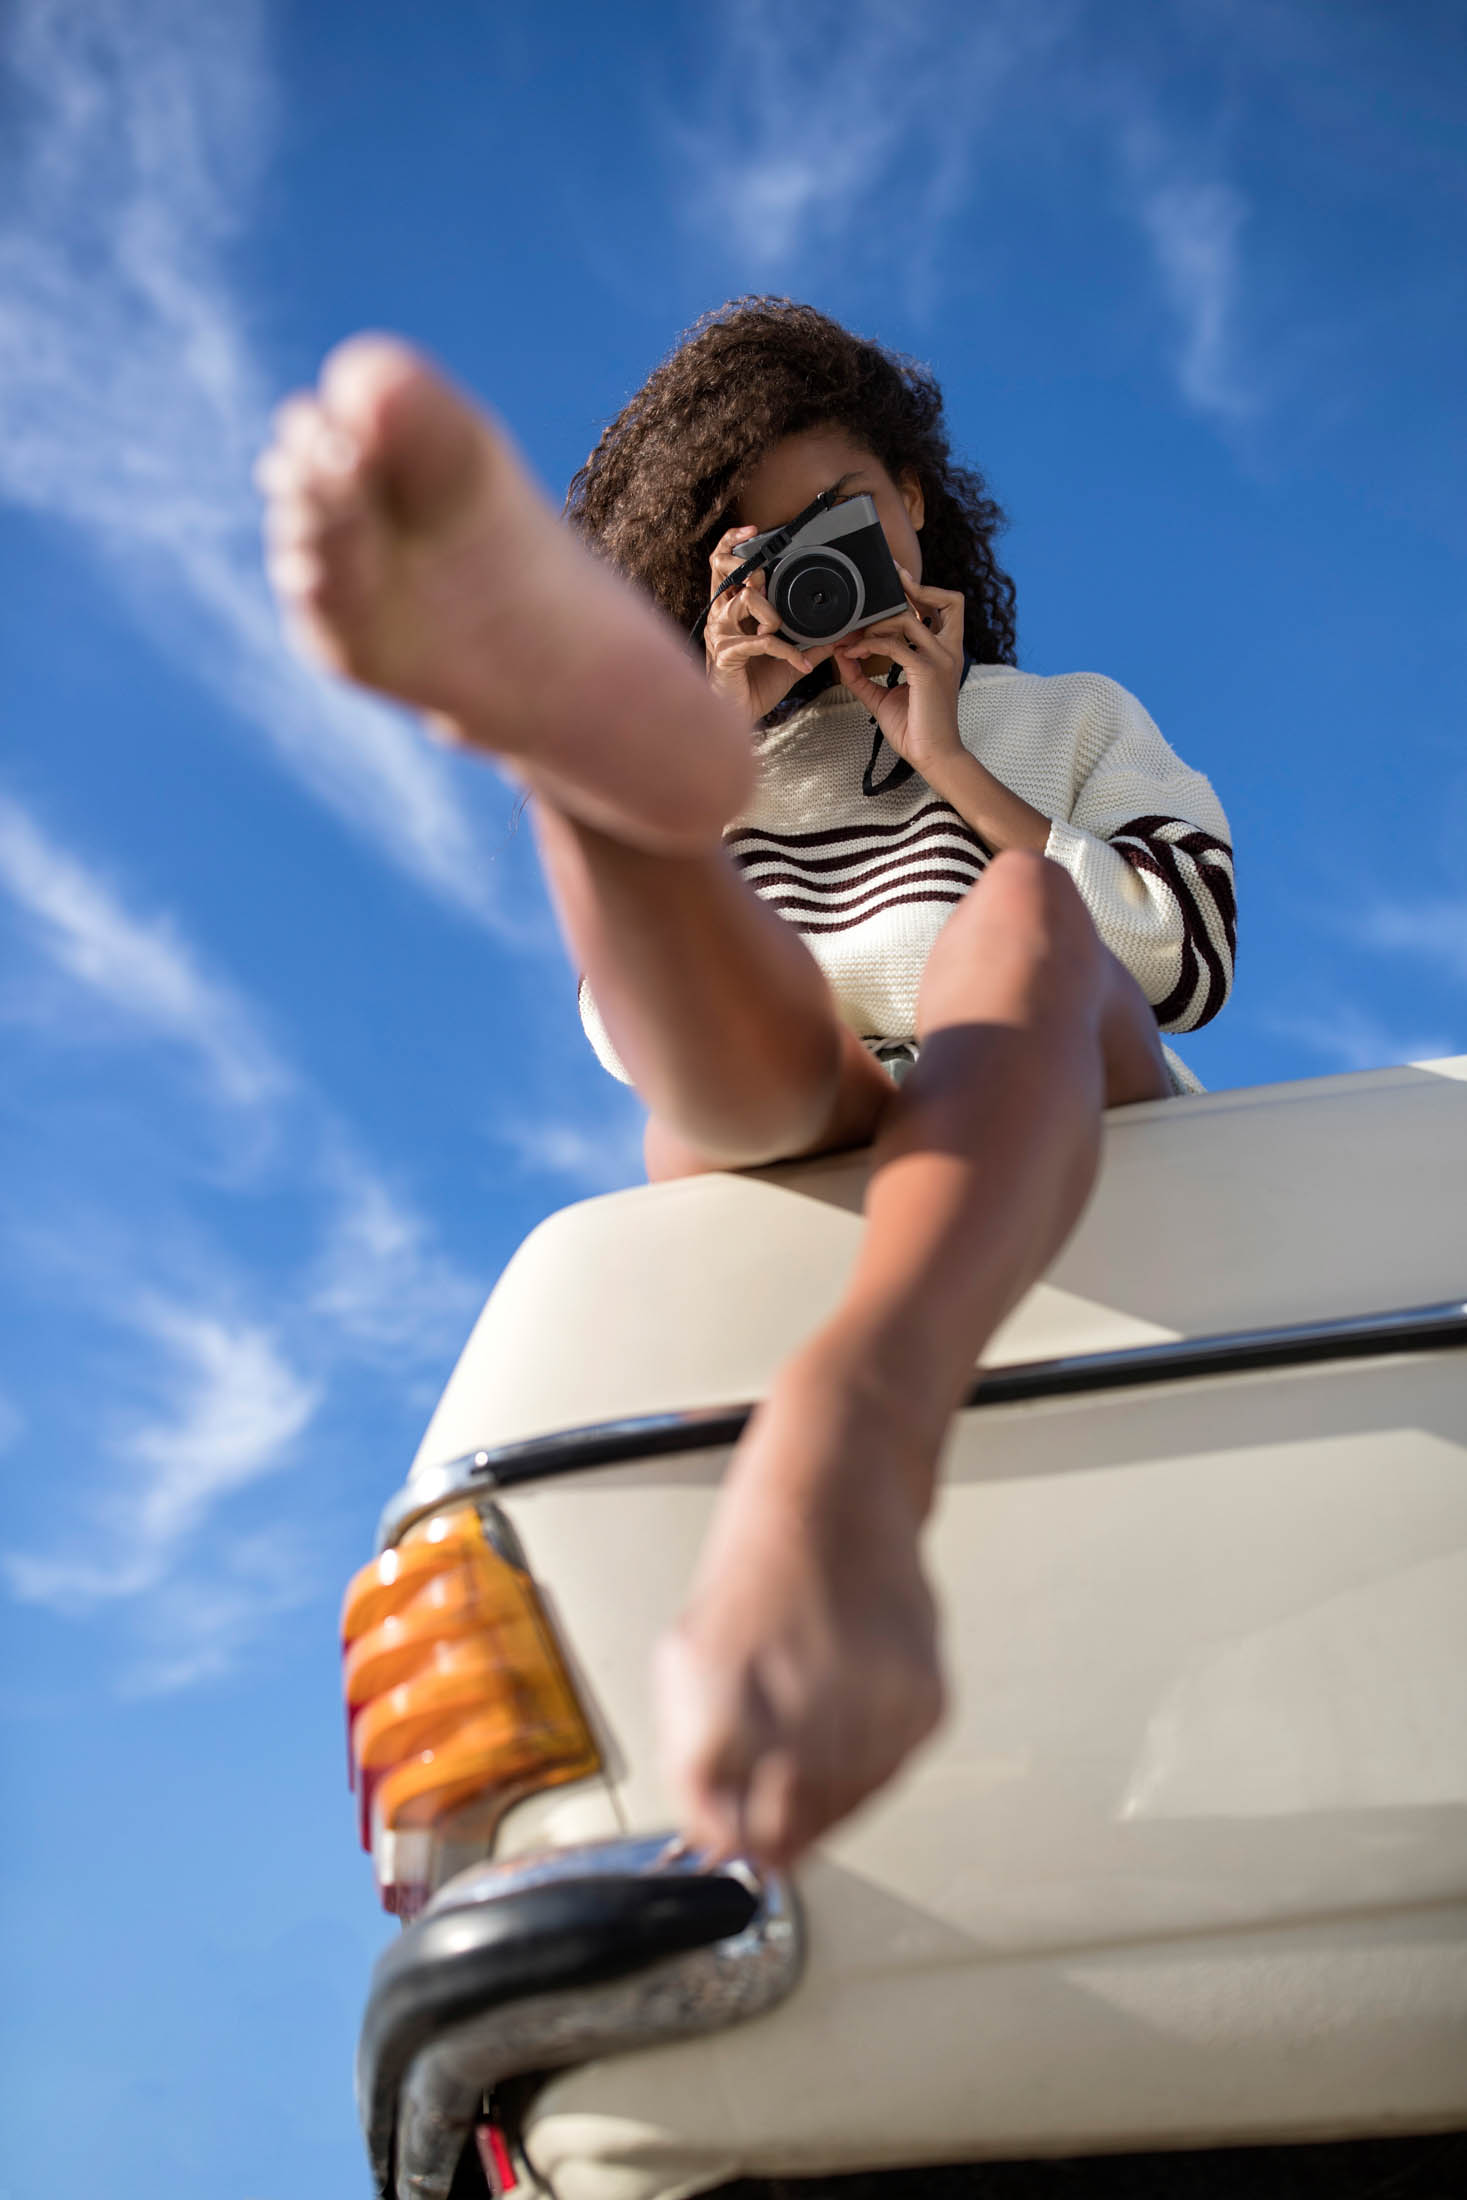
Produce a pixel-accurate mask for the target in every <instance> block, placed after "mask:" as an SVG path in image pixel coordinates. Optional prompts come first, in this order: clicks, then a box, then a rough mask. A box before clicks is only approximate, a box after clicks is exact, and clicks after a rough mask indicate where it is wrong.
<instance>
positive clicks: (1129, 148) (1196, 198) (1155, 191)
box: [1125, 126, 1261, 425]
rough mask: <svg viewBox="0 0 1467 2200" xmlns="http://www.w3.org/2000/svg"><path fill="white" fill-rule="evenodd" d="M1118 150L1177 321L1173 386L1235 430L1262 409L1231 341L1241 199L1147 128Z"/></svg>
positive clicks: (1243, 214)
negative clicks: (1195, 169) (1197, 171)
mask: <svg viewBox="0 0 1467 2200" xmlns="http://www.w3.org/2000/svg"><path fill="white" fill-rule="evenodd" d="M1125 150H1126V156H1127V162H1128V166H1129V168H1130V171H1131V175H1132V179H1133V188H1134V191H1135V206H1136V214H1137V219H1138V220H1139V221H1140V224H1141V228H1142V230H1143V232H1144V234H1145V236H1146V238H1147V241H1148V243H1149V244H1150V246H1151V250H1152V253H1153V256H1154V258H1155V262H1156V268H1157V273H1158V275H1159V276H1160V279H1161V284H1162V290H1163V293H1164V295H1165V297H1166V300H1167V303H1168V305H1169V306H1170V307H1171V310H1172V314H1173V317H1174V319H1175V321H1176V323H1177V328H1178V334H1179V342H1178V347H1177V352H1176V360H1175V367H1176V376H1177V385H1178V388H1179V389H1180V390H1181V393H1182V395H1183V397H1184V398H1185V399H1186V401H1187V403H1188V404H1189V405H1191V406H1192V407H1193V409H1194V410H1195V411H1197V412H1200V413H1204V414H1211V415H1212V416H1213V417H1214V418H1216V419H1218V420H1220V421H1222V422H1224V423H1226V424H1229V425H1237V424H1238V423H1240V422H1242V421H1244V420H1247V419H1249V418H1251V417H1252V416H1253V415H1254V414H1255V413H1257V412H1258V410H1259V408H1260V404H1261V394H1260V392H1259V390H1258V387H1257V385H1256V382H1255V380H1254V378H1253V375H1252V373H1251V371H1250V370H1249V369H1248V368H1247V367H1246V366H1245V364H1244V361H1243V356H1242V350H1241V345H1240V341H1239V336H1238V315H1239V305H1240V300H1241V294H1242V255H1241V251H1240V246H1239V239H1240V236H1241V233H1242V229H1243V226H1244V223H1245V222H1246V220H1247V216H1248V206H1247V202H1246V200H1245V199H1244V198H1243V197H1242V195H1241V193H1240V192H1238V191H1237V190H1235V189H1234V188H1233V186H1232V185H1231V184H1229V183H1227V182H1224V181H1222V180H1221V179H1219V178H1218V177H1216V176H1207V175H1198V174H1195V173H1191V172H1189V171H1188V169H1187V167H1186V166H1185V164H1183V163H1182V161H1181V160H1180V158H1179V156H1178V155H1177V153H1176V152H1175V150H1174V149H1172V148H1169V147H1168V146H1166V145H1165V143H1164V142H1163V140H1162V139H1161V137H1160V136H1159V134H1158V132H1157V131H1156V129H1155V128H1154V127H1151V126H1141V127H1138V128H1133V129H1132V130H1131V131H1129V132H1128V133H1127V136H1126V144H1125Z"/></svg>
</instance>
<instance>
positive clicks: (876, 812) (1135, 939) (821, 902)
mask: <svg viewBox="0 0 1467 2200" xmlns="http://www.w3.org/2000/svg"><path fill="white" fill-rule="evenodd" d="M958 731H959V734H960V736H961V738H962V741H963V745H964V747H965V748H967V749H968V750H970V751H971V753H972V754H973V755H974V756H976V757H977V758H978V760H979V761H980V763H982V764H985V765H986V766H987V767H988V769H989V770H990V771H991V772H992V773H993V775H994V777H995V778H996V779H998V780H1000V781H1002V783H1003V785H1004V786H1006V787H1008V788H1010V789H1011V790H1012V792H1013V793H1015V794H1017V795H1021V796H1022V797H1023V799H1024V800H1025V801H1026V802H1028V803H1030V804H1032V806H1033V807H1034V808H1035V809H1036V810H1038V811H1040V813H1041V814H1042V815H1044V816H1046V817H1048V818H1050V819H1051V820H1052V822H1051V825H1050V831H1049V840H1048V843H1047V845H1046V848H1045V854H1046V855H1047V856H1049V857H1050V858H1051V859H1052V860H1053V861H1054V862H1056V863H1060V864H1063V866H1064V868H1065V869H1066V870H1067V871H1068V872H1069V874H1070V876H1071V878H1072V879H1073V880H1074V882H1075V884H1076V886H1077V887H1078V888H1079V890H1080V894H1081V897H1082V899H1083V900H1084V902H1085V905H1086V907H1087V908H1088V910H1089V911H1090V914H1091V917H1092V918H1093V919H1094V922H1095V927H1096V930H1097V931H1098V932H1099V934H1100V937H1101V938H1102V939H1103V940H1104V941H1105V943H1106V945H1107V946H1108V947H1109V948H1111V949H1112V950H1113V951H1114V953H1115V954H1116V955H1117V956H1118V957H1119V959H1120V960H1121V961H1122V962H1123V963H1124V964H1125V965H1126V967H1127V969H1128V970H1130V971H1131V972H1132V973H1133V974H1134V976H1135V977H1136V979H1137V980H1138V981H1139V983H1140V986H1141V989H1142V991H1143V992H1144V993H1145V995H1146V998H1147V999H1148V1001H1150V1002H1151V1004H1152V1007H1153V1008H1154V1009H1155V1011H1156V1018H1157V1022H1158V1024H1159V1025H1160V1027H1161V1029H1162V1030H1163V1031H1191V1030H1193V1029H1195V1028H1196V1026H1197V1025H1199V1024H1203V1023H1206V1022H1207V1021H1208V1019H1209V1018H1210V1017H1212V1016H1215V1015H1216V1014H1217V1012H1218V1010H1219V1009H1220V1008H1221V1007H1222V1005H1223V1002H1224V1001H1225V1000H1226V999H1227V996H1228V990H1229V988H1230V986H1231V984H1232V971H1233V947H1234V934H1235V918H1234V900H1233V863H1232V850H1231V847H1230V846H1229V832H1228V822H1227V819H1226V818H1225V816H1224V815H1223V812H1222V808H1221V806H1220V804H1219V802H1218V800H1217V797H1216V795H1215V794H1214V793H1213V791H1212V788H1211V787H1210V785H1209V784H1208V782H1207V780H1206V779H1204V778H1203V776H1202V774H1201V773H1200V772H1195V771H1192V770H1190V769H1189V768H1188V766H1187V765H1185V764H1184V763H1183V762H1182V761H1181V759H1180V757H1178V756H1177V755H1176V754H1175V753H1174V751H1173V750H1172V749H1170V748H1169V747H1168V746H1167V744H1166V742H1165V741H1164V740H1163V739H1162V736H1161V734H1160V733H1159V732H1158V730H1157V728H1156V726H1155V724H1154V723H1153V722H1152V720H1151V719H1150V718H1149V717H1148V716H1147V714H1146V712H1145V711H1144V710H1143V709H1142V707H1141V705H1140V704H1139V703H1138V702H1137V701H1136V699H1135V697H1134V696H1132V695H1129V694H1127V692H1126V690H1125V689H1124V688H1123V687H1118V686H1117V684H1116V683H1115V681H1114V680H1107V679H1105V678H1104V677H1103V676H1102V675H1100V674H1099V673H1094V672H1072V673H1062V674H1059V675H1057V676H1054V677H1050V678H1043V677H1040V676H1039V675H1037V674H1035V673H1032V672H1016V671H1014V670H1013V669H1012V667H1010V666H1008V665H975V666H973V667H972V668H971V669H970V671H969V673H968V676H967V678H966V680H965V681H964V683H963V687H962V691H961V693H960V694H959V697H958ZM873 736H874V729H873V726H872V721H871V718H870V715H869V713H868V712H867V711H866V709H865V707H864V705H862V704H861V703H859V702H857V701H856V699H855V697H854V696H853V695H851V693H850V692H849V690H848V689H846V688H844V687H832V688H828V689H827V690H826V691H825V693H824V694H822V695H819V696H817V697H816V699H815V700H814V701H813V702H812V703H810V704H808V705H806V707H805V708H804V709H803V710H799V711H796V712H795V713H794V714H793V715H792V716H791V717H789V718H787V719H786V720H785V721H784V723H783V724H781V725H776V726H773V727H769V728H765V729H763V730H761V731H760V733H759V734H758V735H757V736H756V740H757V746H758V759H759V777H758V785H757V790H756V793H755V796H754V800H753V802H752V803H751V804H750V806H749V808H748V810H747V811H745V813H744V814H743V816H741V817H739V818H737V819H735V821H734V823H733V824H732V825H731V826H730V827H729V830H728V833H727V834H726V836H725V837H726V843H727V846H728V849H729V852H730V854H731V855H732V857H733V859H734V861H735V862H736V863H737V864H738V866H739V868H740V870H741V871H742V872H743V873H744V876H745V877H746V878H747V879H748V881H749V883H750V885H751V886H753V887H754V888H755V890H756V891H757V892H758V893H760V894H762V895H763V896H764V897H765V899H766V900H768V901H769V902H771V903H772V904H773V906H774V907H775V908H776V909H778V910H779V911H780V913H781V915H783V916H784V917H785V918H787V920H788V921H789V922H790V923H791V924H793V925H794V927H795V929H796V930H797V931H798V932H799V933H800V934H801V936H802V937H803V939H804V940H805V943H806V945H807V946H808V947H809V949H810V951H811V953H812V954H813V955H814V956H815V959H816V961H817V962H818V963H819V964H820V966H821V968H822V970H823V971H824V972H825V975H826V977H827V979H828V980H829V982H830V986H831V990H832V992H833V993H834V995H835V998H836V1001H837V1003H838V1005H839V1008H840V1012H841V1014H842V1015H843V1016H844V1017H845V1019H846V1021H847V1022H848V1023H849V1024H850V1025H851V1027H852V1028H853V1029H854V1030H855V1031H856V1032H858V1033H859V1034H860V1036H861V1037H862V1038H864V1039H866V1040H868V1041H869V1042H870V1043H872V1044H873V1045H878V1044H886V1045H891V1044H894V1043H897V1042H900V1041H903V1040H910V1039H911V1038H912V1036H913V1034H914V1031H915V1025H916V1007H917V988H918V985H919V983H920V981H921V976H922V972H923V969H924V967H925V966H926V962H927V958H928V956H929V955H930V953H931V952H932V946H933V942H934V941H935V940H936V938H937V935H938V933H939V932H940V931H941V929H942V927H943V925H944V923H945V922H946V921H947V918H948V917H949V916H950V915H951V913H952V909H953V907H954V905H955V904H956V903H957V902H959V901H961V900H962V898H963V896H964V895H965V894H966V893H967V892H968V891H969V890H970V889H971V887H972V886H973V885H974V883H975V882H976V881H977V879H979V878H980V877H981V876H982V873H983V871H984V869H985V867H986V866H987V864H988V862H989V860H990V857H991V854H992V851H991V850H990V849H989V848H988V847H987V846H986V845H985V844H984V842H983V841H982V840H981V839H980V838H979V836H978V834H977V833H976V832H974V831H973V829H972V827H971V826H970V825H968V824H967V823H965V821H964V820H963V819H962V818H961V817H959V816H958V814H957V812H956V811H955V810H954V809H953V808H952V807H951V806H950V805H949V804H948V803H946V802H944V801H942V800H941V799H940V798H939V797H938V796H937V795H935V794H934V793H933V791H932V789H931V788H930V787H929V786H928V785H927V783H926V781H925V780H923V779H921V778H920V777H918V776H916V775H915V774H913V775H911V776H909V777H907V778H906V779H905V781H904V783H903V784H902V785H900V786H885V787H883V788H882V791H881V792H879V793H877V794H874V795H870V796H868V795H864V794H863V793H862V791H861V779H862V773H863V772H864V770H865V768H866V764H867V761H868V759H869V757H870V755H871V746H872V740H873ZM893 761H894V759H893V757H892V754H891V751H890V750H889V749H886V748H885V747H883V750H882V761H881V764H880V765H878V769H877V780H878V784H879V783H880V780H881V772H882V769H883V768H885V767H889V766H890V765H891V764H892V762H893ZM581 1013H582V1018H583V1021H584V1023H585V1026H586V1031H587V1035H588V1036H589V1038H590V1040H591V1043H592V1045H593V1046H594V1047H595V1049H596V1052H597V1054H598V1055H599V1056H600V1058H601V1060H602V1062H603V1063H604V1064H605V1065H606V1067H607V1068H608V1069H610V1070H611V1071H612V1072H613V1074H614V1075H617V1076H624V1075H625V1072H624V1071H623V1070H622V1067H621V1064H620V1063H619V1062H618V1061H617V1059H616V1055H615V1052H614V1050H613V1048H612V1046H611V1044H610V1041H609V1039H608V1038H607V1035H606V1032H605V1029H604V1027H603V1025H602V1023H601V1018H600V1016H599V1014H598V1013H597V1010H596V1006H595V1003H594V1002H593V1001H592V999H591V997H590V994H589V991H588V989H587V988H586V987H585V986H582V988H581ZM1170 1059H1171V1061H1172V1063H1173V1067H1174V1070H1176V1071H1180V1075H1179V1076H1176V1077H1175V1078H1174V1082H1176V1083H1177V1084H1178V1086H1179V1089H1195V1080H1194V1079H1193V1078H1191V1077H1190V1075H1189V1074H1188V1073H1187V1072H1186V1071H1185V1070H1184V1069H1182V1068H1181V1065H1180V1064H1178V1063H1177V1062H1176V1059H1175V1057H1174V1056H1170Z"/></svg>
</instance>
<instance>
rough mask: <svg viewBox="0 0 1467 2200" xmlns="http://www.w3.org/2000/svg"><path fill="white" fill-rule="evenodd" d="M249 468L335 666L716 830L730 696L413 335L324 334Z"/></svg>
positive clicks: (443, 723)
mask: <svg viewBox="0 0 1467 2200" xmlns="http://www.w3.org/2000/svg"><path fill="white" fill-rule="evenodd" d="M257 479H258V481H259V485H260V488H261V490H262V491H263V493H264V496H265V499H266V505H267V511H266V539H267V546H268V563H269V571H270V577H271V580H272V582H273V583H274V586H275V589H276V593H277V595H278V596H279V598H280V601H281V604H282V607H283V610H284V612H285V615H286V619H287V623H288V625H289V627H290V629H291V631H292V633H293V634H294V635H295V637H296V638H297V639H298V640H299V641H300V643H301V644H302V645H303V646H304V647H305V649H306V650H307V651H308V652H309V653H311V654H313V655H315V656H316V657H318V658H320V659H322V660H323V661H324V662H325V663H326V664H327V665H329V666H330V667H331V668H332V669H333V670H334V671H337V672H340V673H343V674H345V675H346V676H347V677H348V678H349V679H352V680H356V681H359V682H361V684H362V685H363V686H366V687H372V688H377V689H379V690H381V691H382V692H383V693H384V694H387V695H391V696H395V697H397V698H398V699H399V700H400V701H402V702H405V703H411V704H415V705H416V706H417V707H418V708H419V709H421V710H423V711H425V712H427V713H429V714H430V715H431V717H432V718H433V719H434V720H435V721H436V722H437V724H438V726H439V727H440V729H442V730H446V731H448V732H449V733H451V734H452V735H454V736H455V737H457V738H459V739H461V740H464V741H466V742H470V743H473V744H475V745H476V746H479V747H483V748H486V749H490V750H493V751H494V752H495V753H496V754H497V755H499V756H501V757H503V758H504V759H505V760H506V761H507V762H509V763H510V764H511V766H512V767H514V768H515V769H516V770H517V771H518V773H519V774H520V776H522V777H523V778H524V779H525V780H526V781H527V783H528V784H529V785H530V786H531V787H532V788H533V789H535V790H537V791H539V792H542V793H544V794H546V795H548V796H549V798H550V799H551V800H552V801H554V802H556V803H557V804H558V805H559V806H560V807H562V808H565V809H568V810H570V811H571V812H572V813H573V814H575V815H577V816H579V817H581V818H582V819H583V821H584V822H586V823H588V824H591V825H595V826H598V827H599V828H601V829H602V830H604V831H607V832H611V833H614V834H616V835H618V836H619V837H624V838H628V839H632V840H634V841H636V842H637V843H638V844H640V845H645V846H650V847H655V848H668V849H682V848H692V847H699V846H703V845H706V844H707V843H708V842H709V841H711V840H713V839H716V837H717V835H718V833H719V831H720V830H721V828H722V826H723V825H724V824H726V822H727V821H728V819H729V818H730V817H731V816H732V815H733V814H734V813H735V812H736V811H737V810H738V809H739V808H740V806H741V805H742V803H743V802H744V801H745V799H746V798H747V794H748V790H749V787H750V785H751V780H752V760H751V753H750V742H749V733H748V728H747V727H746V726H744V725H743V723H742V722H741V720H740V719H739V717H738V714H737V713H736V712H735V711H733V710H732V709H731V708H730V707H729V706H728V705H727V704H725V703H722V702H720V701H719V700H718V699H716V698H715V697H714V696H713V695H712V694H711V693H710V691H709V689H708V686H707V684H706V681H705V680H704V678H703V675H702V671H701V668H700V667H699V666H698V665H696V664H695V663H694V660H693V658H692V655H691V653H690V652H689V651H688V650H687V649H686V648H685V647H684V645H683V644H682V642H681V640H680V638H679V636H678V635H677V634H676V633H675V631H674V630H673V629H672V628H671V627H670V626H669V625H668V624H667V622H666V621H665V620H664V619H663V618H662V616H661V614H660V613H659V612H658V611H657V610H656V609H655V607H654V606H653V605H652V604H651V603H650V602H649V601H648V599H647V598H646V597H645V596H643V595H641V594H640V593H639V592H638V591H637V590H635V589H633V588H631V587H630V586H628V585H627V584H626V583H624V582H623V581H621V580H620V579H619V578H617V577H616V576H615V575H614V574H613V573H612V572H611V571H610V569H609V568H608V567H607V566H605V565H603V564H602V563H601V562H600V561H599V560H597V559H596V558H594V557H592V556H591V555H590V553H589V552H588V551H587V550H586V549H585V548H584V547H583V546H582V545H581V544H580V543H579V542H577V541H576V539H575V537H574V536H573V535H572V534H571V532H570V531H569V529H568V528H566V527H564V526H563V525H562V524H561V523H560V521H558V520H557V519H556V517H555V515H554V514H553V513H552V512H551V510H550V508H549V506H548V505H547V504H546V503H545V500H544V499H543V497H542V496H541V495H540V493H539V491H538V490H537V489H536V488H535V486H534V484H533V483H532V482H531V480H530V479H529V476H528V475H527V474H526V472H525V470H524V468H523V466H522V465H521V463H520V461H519V459H518V457H517V456H516V454H515V452H514V450H513V448H512V446H511V444H510V443H509V441H508V438H507V437H506V436H505V435H504V434H503V433H502V432H501V431H500V430H499V429H498V428H497V427H496V426H495V425H494V424H493V423H492V422H491V421H490V420H489V419H488V418H487V417H486V416H485V415H484V414H483V413H482V412H480V411H479V410H478V408H477V407H475V406H473V405H471V404H470V403H469V402H468V400H467V399H466V398H464V397H463V396H462V395H461V394H460V393H459V392H458V391H457V390H456V389H454V387H453V386H452V385H451V384H450V383H449V382H447V381H446V380H445V379H444V378H443V376H442V375H440V374H438V373H437V372H436V371H435V370H434V369H433V368H431V367H430V366H428V365H427V363H426V362H425V361H423V360H422V359H420V358H419V357H418V356H417V355H416V354H415V353H414V352H412V351H410V350H409V349H408V348H407V347H406V346H405V345H403V344H399V343H396V342H394V341H392V340H390V339H388V338H385V337H370V336H359V337H355V338H353V339H352V341H351V342H350V343H347V344H343V345H342V346H341V347H340V348H339V349H338V350H337V351H335V352H333V353H332V355H331V357H330V358H329V359H328V360H327V362H326V365H325V368H324V369H323V371H322V374H321V380H320V386H319V389H318V390H317V391H316V392H315V393H313V394H311V395H301V396H297V397H294V398H291V399H288V400H287V402H286V403H285V404H284V405H283V406H282V407H281V408H280V411H279V413H278V414H277V416H276V431H275V440H274V442H273V444H272V445H271V447H270V449H269V450H268V451H266V453H265V454H264V456H263V457H262V459H261V460H260V464H259V467H258V469H257Z"/></svg>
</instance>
